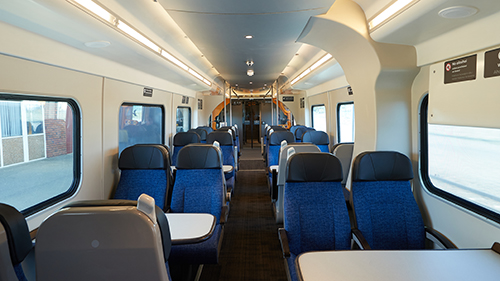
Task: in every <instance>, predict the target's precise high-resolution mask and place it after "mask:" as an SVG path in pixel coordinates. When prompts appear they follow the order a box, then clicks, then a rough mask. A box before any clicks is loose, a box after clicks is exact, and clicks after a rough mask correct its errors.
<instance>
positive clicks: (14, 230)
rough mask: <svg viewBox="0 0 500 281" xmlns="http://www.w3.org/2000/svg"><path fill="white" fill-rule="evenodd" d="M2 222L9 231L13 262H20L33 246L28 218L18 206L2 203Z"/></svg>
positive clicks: (14, 263) (0, 209) (0, 220)
mask: <svg viewBox="0 0 500 281" xmlns="http://www.w3.org/2000/svg"><path fill="white" fill-rule="evenodd" d="M0 223H1V224H2V225H3V228H4V229H5V232H6V233H7V240H8V243H9V252H10V258H11V260H12V264H13V265H16V264H19V263H20V262H22V261H23V260H24V258H25V257H26V256H27V255H28V253H29V252H30V251H31V248H32V247H33V244H32V243H31V236H30V231H29V229H28V224H27V223H26V219H25V218H24V216H23V214H21V213H20V212H19V211H18V210H16V208H14V207H12V206H9V205H7V204H3V203H0Z"/></svg>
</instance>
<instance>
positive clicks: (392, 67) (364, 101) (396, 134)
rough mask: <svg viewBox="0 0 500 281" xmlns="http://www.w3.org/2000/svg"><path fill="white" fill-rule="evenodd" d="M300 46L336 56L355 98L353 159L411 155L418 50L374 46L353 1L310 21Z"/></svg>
mask: <svg viewBox="0 0 500 281" xmlns="http://www.w3.org/2000/svg"><path fill="white" fill-rule="evenodd" d="M335 38H349V40H350V42H349V44H345V42H342V41H339V40H335ZM298 41H300V42H304V43H308V44H311V45H314V46H316V47H319V48H321V49H323V50H325V51H327V52H329V53H330V54H332V55H333V56H334V58H335V59H337V61H338V62H339V63H340V65H341V66H342V68H343V69H344V72H345V75H346V78H347V81H348V82H349V84H350V85H351V87H352V89H353V91H354V92H355V93H356V95H355V96H354V102H355V104H356V110H355V118H356V121H357V124H358V126H356V128H355V136H356V141H355V146H354V154H358V153H360V152H363V151H367V150H394V151H399V152H402V153H404V154H406V155H409V153H410V150H411V149H410V135H411V132H410V112H409V108H410V87H411V83H412V81H413V79H414V77H415V75H416V74H417V72H418V69H417V68H416V52H415V49H414V48H413V47H411V46H403V45H393V44H382V43H377V42H375V41H373V40H372V39H371V38H370V35H369V32H368V28H367V23H366V16H365V14H364V12H363V10H362V9H361V7H360V6H359V5H358V4H357V3H355V2H353V1H352V0H337V1H335V3H334V4H333V5H332V7H331V8H330V10H329V11H328V12H327V13H326V14H324V15H320V16H315V17H311V19H310V20H309V22H308V24H307V26H306V28H305V29H304V31H303V32H302V34H301V36H300V37H299V39H298ZM306 115H307V113H306ZM306 118H307V117H306Z"/></svg>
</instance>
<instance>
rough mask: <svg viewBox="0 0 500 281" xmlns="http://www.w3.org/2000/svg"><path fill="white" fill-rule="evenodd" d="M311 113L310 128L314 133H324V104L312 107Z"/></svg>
mask: <svg viewBox="0 0 500 281" xmlns="http://www.w3.org/2000/svg"><path fill="white" fill-rule="evenodd" d="M311 112H312V126H313V128H314V129H315V130H316V131H323V132H326V107H325V105H324V104H321V105H313V106H312V107H311Z"/></svg>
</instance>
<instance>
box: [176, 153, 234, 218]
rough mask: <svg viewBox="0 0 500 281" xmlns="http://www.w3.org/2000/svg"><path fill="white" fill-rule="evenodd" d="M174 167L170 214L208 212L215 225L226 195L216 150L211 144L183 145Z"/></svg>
mask: <svg viewBox="0 0 500 281" xmlns="http://www.w3.org/2000/svg"><path fill="white" fill-rule="evenodd" d="M176 167H177V173H176V179H175V184H174V189H173V193H172V203H171V210H172V212H174V213H210V214H212V215H214V216H215V217H216V218H217V222H219V221H220V217H221V209H222V206H224V204H225V202H224V198H225V194H226V191H225V190H224V188H225V187H224V172H223V170H222V160H221V158H220V150H219V149H218V148H216V147H215V146H213V145H211V144H190V145H187V146H185V147H183V148H182V149H181V150H180V151H179V162H178V163H177V166H176Z"/></svg>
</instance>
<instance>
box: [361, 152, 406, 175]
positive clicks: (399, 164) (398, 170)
mask: <svg viewBox="0 0 500 281" xmlns="http://www.w3.org/2000/svg"><path fill="white" fill-rule="evenodd" d="M411 179H413V169H412V166H411V161H410V159H409V158H408V157H407V156H406V155H404V154H401V153H399V152H395V151H369V152H363V153H361V154H359V155H358V156H356V158H355V159H354V161H353V165H352V180H353V181H390V180H393V181H397V180H411Z"/></svg>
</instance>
